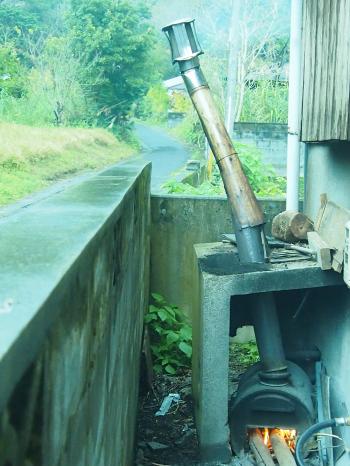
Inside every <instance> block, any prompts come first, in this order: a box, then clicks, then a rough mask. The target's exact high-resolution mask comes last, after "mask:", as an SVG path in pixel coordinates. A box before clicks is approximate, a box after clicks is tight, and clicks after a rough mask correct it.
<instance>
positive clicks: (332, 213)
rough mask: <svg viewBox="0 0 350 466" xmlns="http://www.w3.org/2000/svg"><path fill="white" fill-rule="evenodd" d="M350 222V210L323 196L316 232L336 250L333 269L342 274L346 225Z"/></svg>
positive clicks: (333, 256) (333, 257)
mask: <svg viewBox="0 0 350 466" xmlns="http://www.w3.org/2000/svg"><path fill="white" fill-rule="evenodd" d="M348 221H350V210H348V209H344V208H343V207H340V206H338V205H337V204H336V203H335V202H332V201H330V200H328V199H327V198H326V197H325V195H322V196H321V208H320V210H319V212H318V215H317V219H316V222H315V231H317V233H318V234H319V235H320V237H321V238H322V239H323V241H324V242H325V243H326V244H327V245H328V246H329V247H330V248H331V249H333V250H334V252H333V255H332V268H333V269H334V270H335V271H336V272H339V273H341V271H342V269H343V260H344V257H343V256H344V246H345V225H346V223H347V222H348Z"/></svg>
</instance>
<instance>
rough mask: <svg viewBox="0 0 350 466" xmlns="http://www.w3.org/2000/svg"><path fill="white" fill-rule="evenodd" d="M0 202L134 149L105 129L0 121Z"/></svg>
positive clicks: (111, 161) (112, 160)
mask: <svg viewBox="0 0 350 466" xmlns="http://www.w3.org/2000/svg"><path fill="white" fill-rule="evenodd" d="M0 141H1V144H0V205H5V204H8V203H10V202H13V201H15V200H17V199H20V198H22V197H24V196H26V195H28V194H30V193H33V192H35V191H38V190H40V189H43V188H45V187H46V186H48V185H49V184H51V183H53V182H56V181H58V180H60V179H63V178H67V177H68V176H72V175H74V174H76V173H78V172H83V171H86V170H95V169H101V168H103V167H105V166H108V165H112V164H114V163H116V162H118V161H119V160H121V159H123V158H126V157H127V156H129V155H130V154H131V153H132V151H133V149H132V148H131V147H130V146H128V145H127V144H125V143H123V142H120V141H118V140H117V139H116V138H115V137H114V136H113V135H112V134H111V133H109V132H108V131H105V130H103V129H80V128H33V127H29V126H24V125H15V124H7V123H0Z"/></svg>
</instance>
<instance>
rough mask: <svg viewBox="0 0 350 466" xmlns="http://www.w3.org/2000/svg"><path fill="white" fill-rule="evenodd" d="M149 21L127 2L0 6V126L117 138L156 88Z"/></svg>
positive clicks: (74, 0)
mask: <svg viewBox="0 0 350 466" xmlns="http://www.w3.org/2000/svg"><path fill="white" fill-rule="evenodd" d="M149 19H150V13H149V10H148V9H147V7H145V6H142V5H139V4H136V3H134V2H132V1H129V0H122V1H119V2H115V1H114V0H71V1H69V2H67V1H65V0H58V1H56V0H55V1H54V0H48V1H47V2H43V1H40V0H39V1H34V0H24V1H23V2H20V4H18V5H17V4H16V5H13V3H12V2H11V1H10V0H3V1H2V2H1V3H0V24H1V26H0V59H1V60H0V61H1V64H0V120H2V121H8V122H14V123H22V124H30V125H36V126H43V125H45V126H47V125H49V126H53V125H57V126H96V125H102V126H104V127H106V126H109V127H110V128H112V129H115V130H116V131H117V132H118V130H119V133H120V128H123V130H125V127H126V126H127V120H128V117H129V116H130V112H131V111H132V108H133V106H134V105H135V104H136V102H137V101H138V100H139V99H140V98H141V97H142V95H144V94H145V93H146V92H147V89H148V87H149V86H150V85H151V84H152V83H154V82H155V81H157V80H159V73H160V72H159V71H158V70H157V69H155V68H154V67H153V66H150V65H151V63H152V62H153V53H154V46H155V33H154V29H153V27H152V26H151V24H150V22H149Z"/></svg>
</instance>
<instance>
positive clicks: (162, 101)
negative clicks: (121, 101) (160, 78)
mask: <svg viewBox="0 0 350 466" xmlns="http://www.w3.org/2000/svg"><path fill="white" fill-rule="evenodd" d="M168 110H169V96H168V93H167V90H166V89H165V87H164V86H163V85H162V84H156V85H154V86H152V87H151V88H150V89H149V90H148V92H147V94H146V95H145V97H144V98H143V99H142V102H141V104H140V106H139V109H138V116H139V117H141V118H145V119H148V120H153V121H155V122H162V121H165V120H166V119H167V116H168Z"/></svg>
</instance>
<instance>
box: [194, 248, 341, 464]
mask: <svg viewBox="0 0 350 466" xmlns="http://www.w3.org/2000/svg"><path fill="white" fill-rule="evenodd" d="M194 268H195V270H196V285H195V288H194V290H193V296H194V302H193V362H192V369H193V375H192V377H193V379H192V380H193V382H192V384H193V395H194V401H195V403H194V406H195V421H196V426H197V433H198V437H199V442H200V448H201V454H202V460H203V461H207V462H208V461H216V462H223V463H229V462H230V461H231V460H232V454H231V448H230V445H229V427H228V404H229V389H228V387H229V380H228V376H229V372H228V367H229V326H230V302H231V297H232V296H238V295H248V294H251V293H259V292H269V291H272V292H274V291H283V290H298V289H308V288H319V287H326V286H338V285H344V282H343V280H342V276H341V275H339V274H337V273H335V272H333V271H322V270H321V269H320V268H319V267H318V266H317V264H316V263H315V262H314V261H312V260H307V261H305V260H303V261H297V262H286V263H276V264H263V265H261V266H257V265H253V266H251V265H249V266H242V265H241V264H240V263H239V259H238V255H237V250H236V248H235V247H234V246H232V245H230V244H225V243H206V244H197V245H195V264H194Z"/></svg>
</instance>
